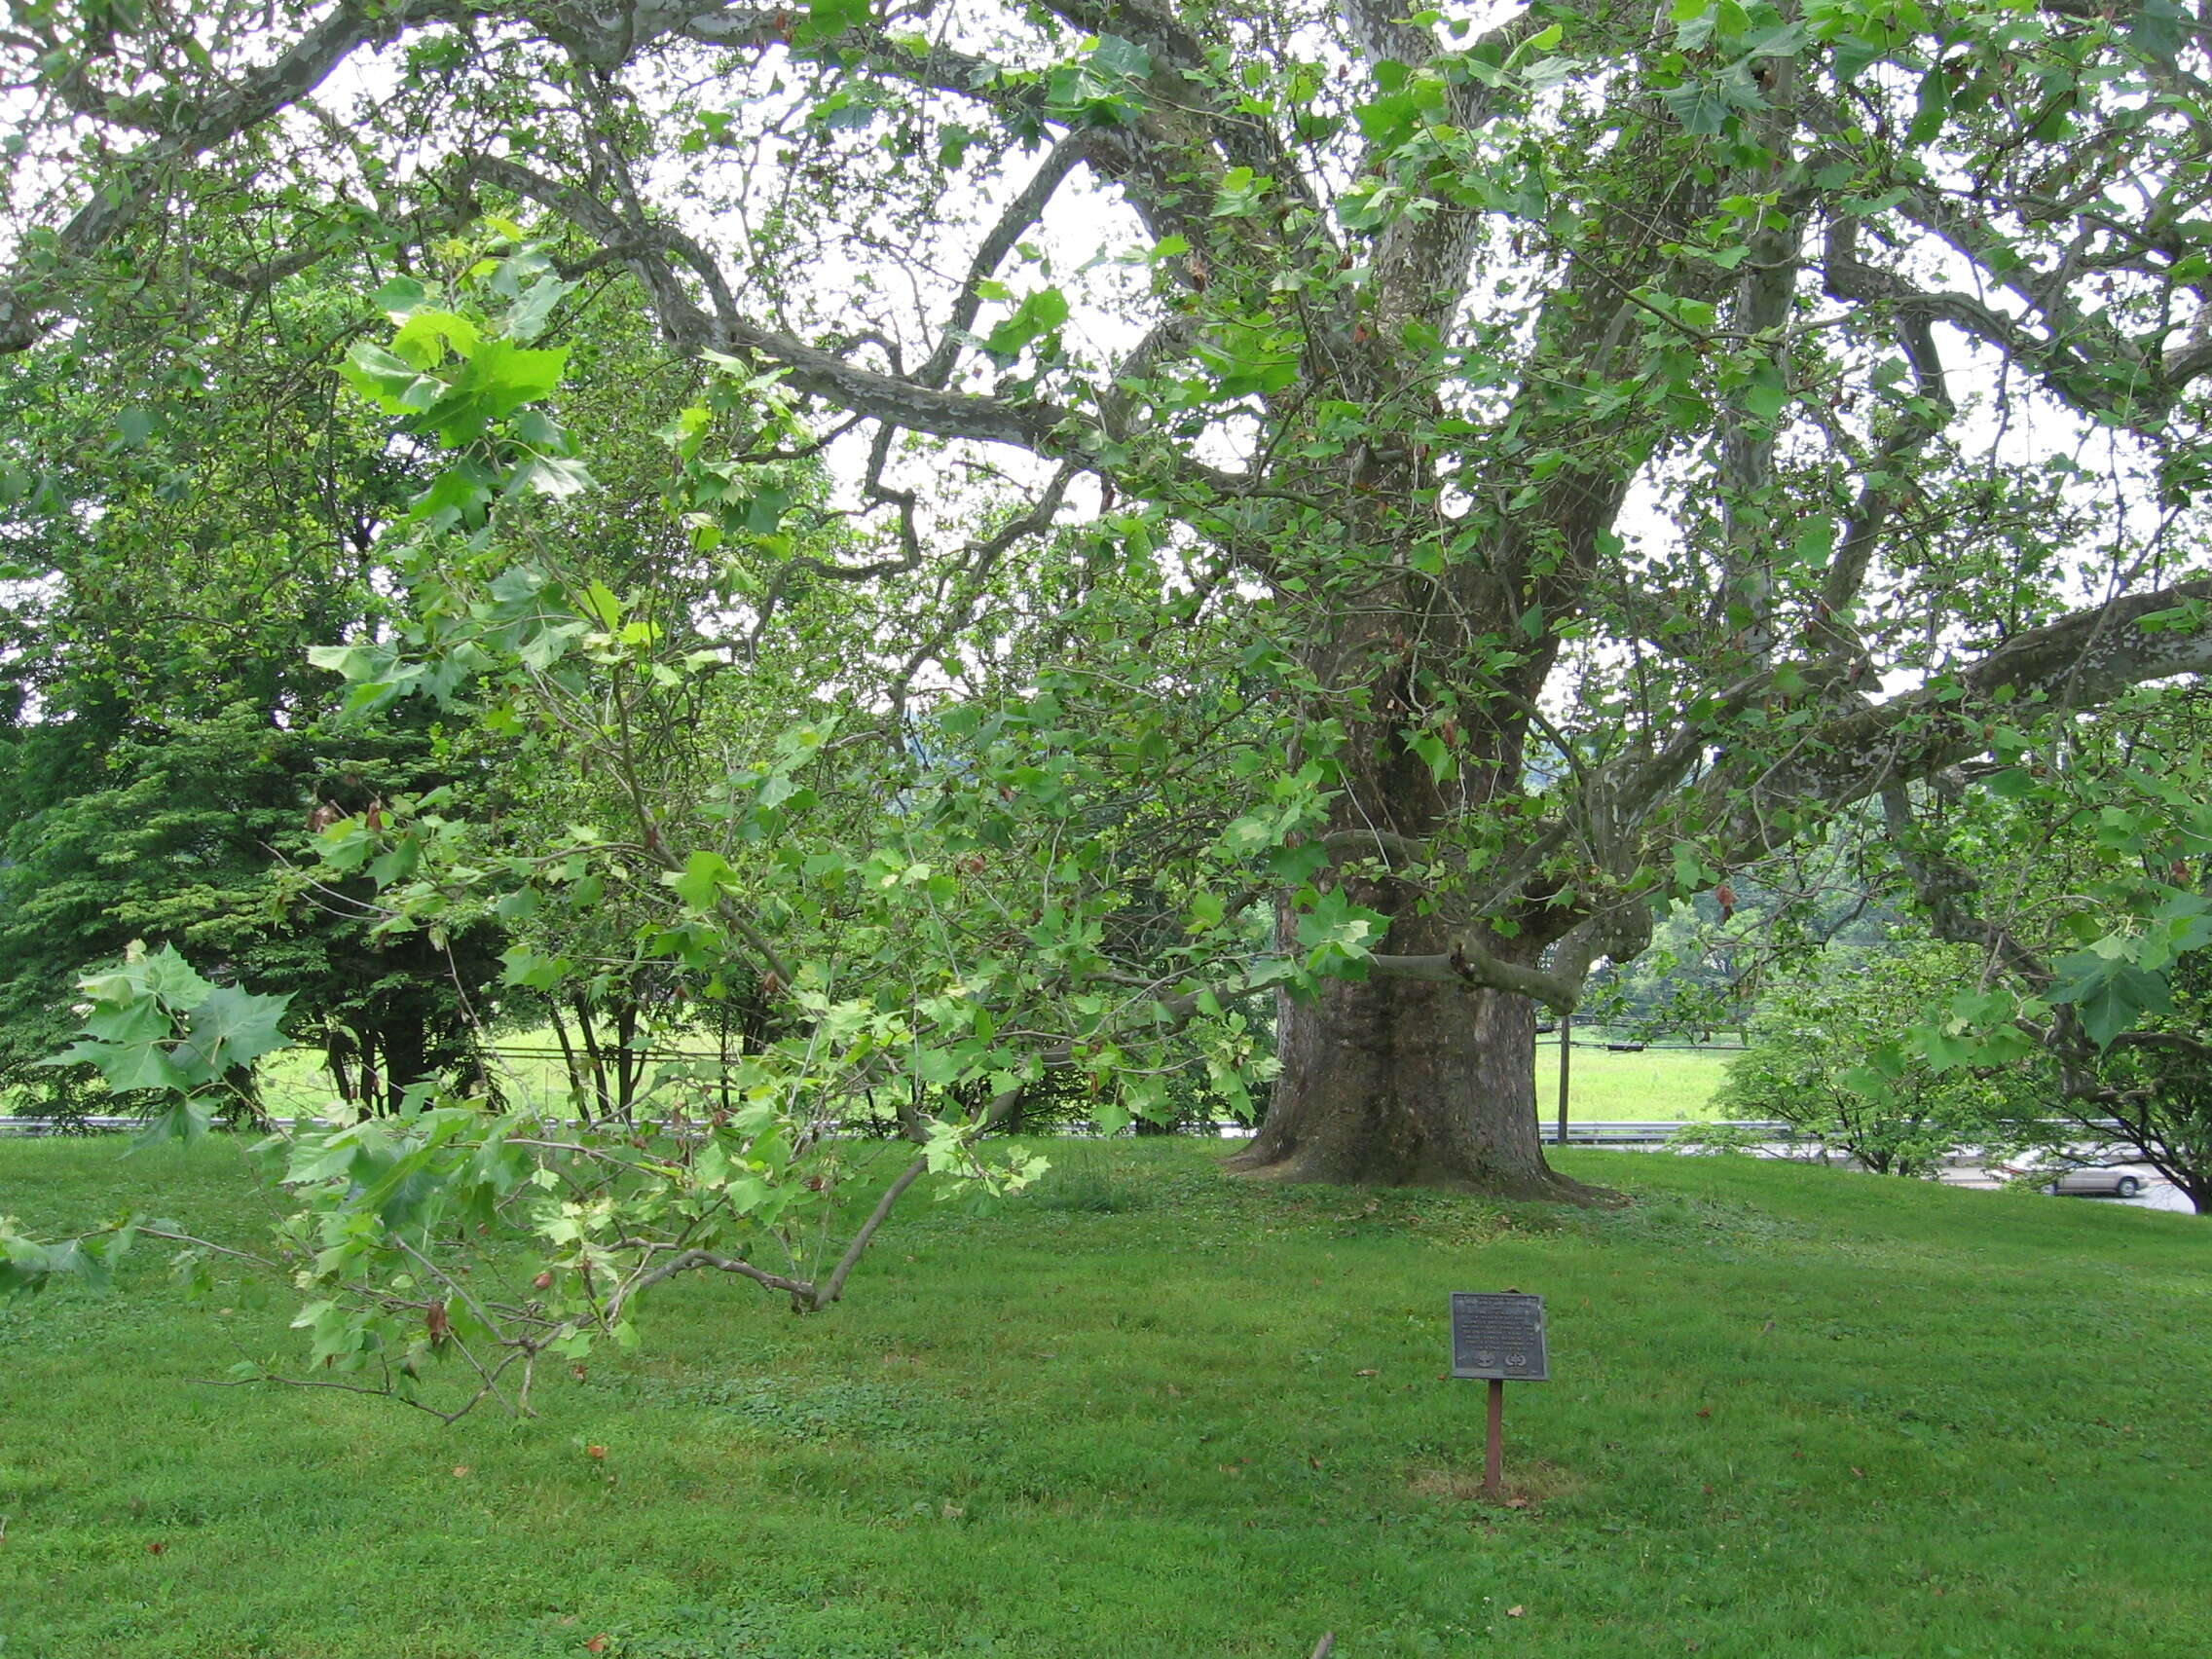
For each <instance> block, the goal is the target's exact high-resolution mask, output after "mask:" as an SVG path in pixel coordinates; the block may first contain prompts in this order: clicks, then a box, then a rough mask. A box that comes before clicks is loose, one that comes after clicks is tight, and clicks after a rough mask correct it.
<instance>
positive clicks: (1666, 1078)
mask: <svg viewBox="0 0 2212 1659" xmlns="http://www.w3.org/2000/svg"><path fill="white" fill-rule="evenodd" d="M679 1041H682V1039H679ZM690 1041H691V1042H692V1043H693V1044H694V1045H696V1044H698V1043H700V1042H703V1041H704V1040H703V1039H698V1038H693V1039H691V1040H690ZM498 1048H499V1049H500V1051H501V1052H502V1055H503V1059H502V1075H503V1077H504V1078H505V1081H506V1084H507V1087H508V1088H510V1090H513V1091H515V1092H516V1093H517V1094H518V1096H528V1097H530V1098H534V1099H539V1100H548V1101H559V1100H561V1099H563V1098H565V1097H566V1095H567V1092H568V1081H567V1075H566V1073H565V1072H564V1071H563V1070H562V1067H561V1063H560V1061H559V1060H558V1059H556V1058H554V1057H553V1056H552V1050H553V1036H552V1033H551V1032H550V1030H547V1029H540V1030H536V1031H530V1032H525V1033H522V1034H520V1035H518V1036H516V1037H513V1038H512V1039H509V1040H504V1041H502V1042H501V1043H500V1044H499V1045H498ZM1737 1052H1738V1051H1737V1050H1735V1049H1646V1050H1644V1051H1642V1052H1641V1053H1635V1054H1630V1053H1614V1052H1612V1051H1608V1050H1607V1049H1605V1048H1604V1044H1603V1040H1602V1039H1601V1038H1597V1037H1591V1036H1577V1038H1576V1039H1575V1045H1574V1057H1573V1059H1572V1061H1571V1062H1570V1063H1569V1065H1568V1067H1567V1083H1568V1088H1567V1117H1568V1119H1569V1120H1570V1121H1572V1122H1576V1123H1590V1122H1597V1123H1676V1122H1681V1121H1683V1120H1687V1119H1693V1118H1708V1117H1711V1116H1713V1115H1714V1112H1713V1105H1712V1100H1713V1093H1714V1089H1716V1088H1719V1087H1720V1082H1721V1079H1722V1077H1723V1076H1724V1075H1725V1073H1726V1069H1727V1064H1728V1061H1729V1060H1730V1059H1732V1058H1733V1057H1734V1056H1735V1054H1736V1053H1737ZM262 1087H263V1090H264V1093H265V1095H266V1098H267V1100H268V1102H269V1106H270V1109H271V1110H272V1111H274V1112H276V1113H277V1114H279V1115H286V1114H289V1113H293V1112H301V1113H313V1112H318V1111H320V1110H321V1109H322V1107H323V1106H324V1104H325V1103H327V1102H328V1101H329V1099H330V1097H331V1091H330V1080H329V1077H328V1075H327V1074H326V1073H325V1072H324V1071H323V1069H322V1056H321V1055H320V1054H318V1053H316V1052H314V1051H312V1050H308V1049H287V1050H285V1051H282V1052H281V1053H277V1054H274V1055H271V1056H270V1057H269V1059H268V1060H266V1061H264V1062H263V1065H262ZM1536 1104H1537V1108H1538V1111H1537V1117H1538V1119H1539V1120H1540V1121H1541V1122H1543V1123H1547V1124H1548V1123H1553V1122H1555V1121H1556V1120H1557V1118H1558V1114H1559V1039H1558V1038H1557V1037H1544V1038H1540V1039H1538V1040H1537V1044H1536Z"/></svg>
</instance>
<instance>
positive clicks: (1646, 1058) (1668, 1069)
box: [1536, 1032, 1736, 1124]
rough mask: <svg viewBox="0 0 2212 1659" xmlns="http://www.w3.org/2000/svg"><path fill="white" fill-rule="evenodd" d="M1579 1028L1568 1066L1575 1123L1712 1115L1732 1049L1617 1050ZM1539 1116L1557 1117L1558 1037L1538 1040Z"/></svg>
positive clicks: (1569, 1102) (1569, 1115) (1570, 1113)
mask: <svg viewBox="0 0 2212 1659" xmlns="http://www.w3.org/2000/svg"><path fill="white" fill-rule="evenodd" d="M1596 1044H1597V1040H1596V1039H1588V1038H1585V1037H1584V1036H1582V1035H1581V1034H1580V1033H1579V1032H1577V1034H1576V1036H1575V1042H1574V1058H1573V1059H1572V1060H1571V1061H1570V1062H1569V1063H1568V1066H1567V1118H1568V1121H1569V1122H1573V1123H1607V1124H1650V1123H1679V1122H1682V1121H1684V1120H1686V1119H1691V1118H1709V1117H1712V1116H1714V1111H1713V1091H1714V1089H1716V1088H1719V1087H1720V1080H1721V1078H1722V1077H1723V1076H1724V1075H1725V1074H1726V1071H1727V1066H1728V1062H1729V1060H1731V1059H1733V1058H1734V1057H1735V1054H1736V1051H1735V1050H1733V1049H1727V1050H1718V1049H1695V1050H1693V1049H1646V1050H1644V1051H1643V1052H1641V1053H1640V1054H1616V1053H1613V1052H1611V1051H1608V1050H1606V1049H1604V1048H1601V1047H1598V1046H1596ZM1536 1105H1537V1108H1538V1110H1537V1117H1538V1118H1539V1119H1540V1120H1541V1121H1542V1122H1544V1123H1547V1124H1548V1123H1554V1122H1556V1121H1557V1119H1558V1116H1559V1039H1558V1038H1557V1037H1545V1038H1542V1039H1540V1040H1539V1041H1538V1042H1537V1044H1536Z"/></svg>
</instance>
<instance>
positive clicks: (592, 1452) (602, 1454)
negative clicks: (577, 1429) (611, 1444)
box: [584, 1446, 607, 1462]
mask: <svg viewBox="0 0 2212 1659" xmlns="http://www.w3.org/2000/svg"><path fill="white" fill-rule="evenodd" d="M584 1456H587V1457H589V1458H591V1459H592V1460H593V1461H594V1462H604V1461H605V1460H606V1458H607V1448H606V1447H604V1446H587V1447H585V1448H584Z"/></svg>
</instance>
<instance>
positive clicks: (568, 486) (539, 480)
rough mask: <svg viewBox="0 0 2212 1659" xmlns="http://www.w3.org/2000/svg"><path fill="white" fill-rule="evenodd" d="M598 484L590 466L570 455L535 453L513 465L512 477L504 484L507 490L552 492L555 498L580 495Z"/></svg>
mask: <svg viewBox="0 0 2212 1659" xmlns="http://www.w3.org/2000/svg"><path fill="white" fill-rule="evenodd" d="M598 488H599V480H598V479H596V478H594V477H593V476H592V475H591V470H590V468H588V467H587V466H585V465H584V463H583V462H582V461H577V460H575V459H574V458H573V457H572V456H565V455H534V456H532V457H531V458H530V459H529V460H528V461H524V462H523V463H522V464H521V465H520V466H518V467H516V468H515V473H514V478H513V480H512V481H511V482H510V483H509V484H508V485H507V489H508V491H509V493H510V494H512V493H515V492H519V491H524V490H528V491H531V492H533V493H534V494H535V495H539V496H551V497H552V498H554V499H555V500H557V501H558V500H566V499H567V498H569V497H571V496H580V495H582V494H583V493H584V492H585V491H587V490H596V489H598Z"/></svg>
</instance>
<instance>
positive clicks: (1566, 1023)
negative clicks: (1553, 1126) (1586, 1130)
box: [1559, 1014, 1574, 1146]
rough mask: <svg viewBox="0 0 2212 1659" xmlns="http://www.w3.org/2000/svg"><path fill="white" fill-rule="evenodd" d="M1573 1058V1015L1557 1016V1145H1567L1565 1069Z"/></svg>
mask: <svg viewBox="0 0 2212 1659" xmlns="http://www.w3.org/2000/svg"><path fill="white" fill-rule="evenodd" d="M1573 1058H1574V1015H1573V1014H1561V1015H1560V1016H1559V1144H1560V1145H1562V1146H1565V1145H1566V1144H1567V1062H1568V1061H1569V1060H1571V1059H1573Z"/></svg>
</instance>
